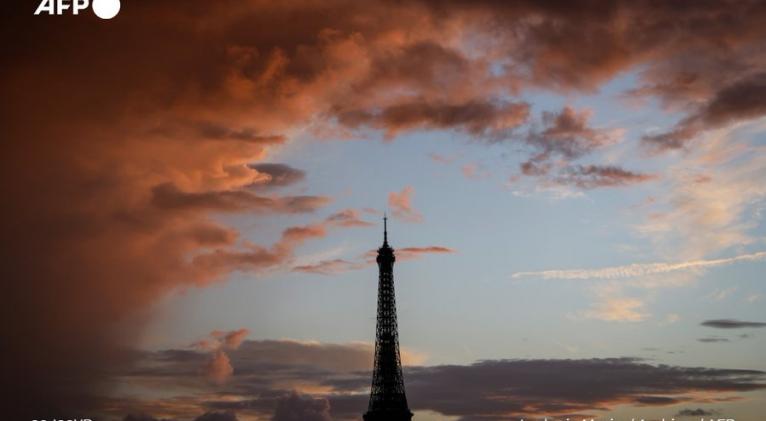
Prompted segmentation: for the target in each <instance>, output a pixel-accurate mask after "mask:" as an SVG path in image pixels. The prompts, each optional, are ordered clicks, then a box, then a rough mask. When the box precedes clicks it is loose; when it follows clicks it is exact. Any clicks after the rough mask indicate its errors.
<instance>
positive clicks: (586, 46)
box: [0, 0, 766, 419]
mask: <svg viewBox="0 0 766 421" xmlns="http://www.w3.org/2000/svg"><path fill="white" fill-rule="evenodd" d="M0 19H2V24H0V33H2V35H3V39H7V40H10V39H12V40H14V41H13V42H9V43H7V45H5V47H6V48H5V50H4V54H3V55H2V57H0V63H1V64H2V66H0V69H2V70H0V89H2V92H3V94H4V98H3V99H4V100H3V101H2V103H0V125H1V126H2V127H3V142H1V143H2V153H1V154H0V156H2V157H3V165H0V171H2V174H0V183H2V192H3V197H7V198H13V200H8V201H7V202H6V203H5V206H4V207H3V217H2V218H0V221H2V224H3V227H2V232H3V233H4V235H5V236H6V238H8V239H11V240H10V241H11V243H10V244H9V246H8V247H5V248H4V250H3V255H2V261H3V264H2V265H1V266H2V268H3V273H2V278H3V279H4V280H6V282H5V283H4V290H3V296H4V297H5V299H6V300H7V302H9V303H11V305H9V306H7V308H6V312H7V313H8V314H7V317H5V319H6V320H13V322H12V323H5V324H3V331H2V336H3V337H5V338H14V340H13V341H8V344H7V347H6V349H5V351H6V360H7V361H8V362H9V365H10V367H11V369H9V370H8V371H7V372H6V373H5V376H3V382H7V383H8V384H7V385H4V387H3V389H4V390H11V391H12V394H11V396H8V401H9V402H12V406H11V407H9V408H6V412H8V418H18V419H24V418H30V415H32V413H37V411H40V410H45V411H47V413H64V412H66V411H67V410H69V409H72V410H73V411H77V410H78V409H79V410H86V411H87V410H89V409H92V406H91V404H90V403H89V402H88V401H87V400H86V399H84V398H83V397H84V396H87V395H89V393H90V392H91V391H97V390H102V389H103V383H102V381H103V380H105V379H104V373H109V371H110V370H109V369H110V368H112V367H114V366H119V365H123V364H128V363H129V362H130V357H129V356H128V357H126V356H124V355H123V354H122V353H121V352H120V349H122V348H123V347H125V346H127V347H130V346H132V345H133V344H134V342H135V340H136V338H137V337H139V332H140V330H141V327H142V321H144V320H146V314H147V312H148V311H149V309H151V308H152V306H153V305H154V304H155V303H156V302H157V301H158V300H160V299H161V298H162V297H164V296H165V295H166V294H168V293H169V292H170V291H174V290H176V289H178V288H187V287H190V286H204V285H209V284H210V283H212V282H214V281H220V280H221V279H224V278H225V277H226V275H227V274H228V273H227V272H225V271H229V270H243V269H248V270H250V269H253V268H256V267H259V266H258V265H254V264H253V262H254V261H260V262H270V263H269V264H271V263H274V262H278V263H282V261H281V260H280V259H274V258H273V257H274V256H282V257H284V256H289V253H285V252H284V249H282V248H279V249H275V248H274V247H275V245H273V246H266V245H260V246H253V247H252V248H245V249H242V248H239V247H238V245H237V244H236V243H234V239H235V238H236V233H234V232H232V231H231V230H228V231H227V229H226V228H225V227H220V226H218V224H217V223H215V222H214V221H213V220H212V219H211V216H212V215H211V213H214V212H218V211H221V210H226V211H231V212H233V211H235V210H239V211H242V212H247V211H249V210H251V208H249V207H248V206H249V205H254V206H256V208H257V207H259V206H262V201H261V200H260V199H257V198H255V197H252V196H248V195H242V194H241V192H243V191H248V190H247V189H249V188H251V186H252V185H253V184H257V183H258V182H263V181H264V179H263V178H260V176H261V175H262V174H259V173H258V171H257V170H253V169H252V168H249V167H248V165H250V164H253V163H258V162H265V161H266V160H267V159H268V158H269V156H268V154H269V148H271V147H274V146H277V145H279V144H281V143H284V142H285V141H286V137H285V136H286V133H294V132H295V130H296V129H299V128H303V127H305V126H306V125H307V124H308V123H309V122H312V123H316V124H317V125H325V126H330V127H333V128H334V127H335V126H336V122H338V121H341V123H342V122H346V124H348V125H350V126H352V127H354V126H356V127H365V128H372V129H375V130H380V131H381V132H383V133H385V134H388V135H391V136H393V135H395V134H400V133H402V132H404V131H407V130H421V129H445V130H457V131H461V132H466V133H468V134H470V135H473V136H486V135H491V136H494V135H498V134H499V133H502V132H504V131H506V130H508V129H513V128H515V127H517V126H518V125H519V124H521V123H522V122H524V121H525V119H526V114H527V112H528V111H527V105H526V104H523V103H521V102H520V101H519V100H518V95H517V94H518V93H520V92H523V91H524V90H525V89H529V88H534V89H542V90H547V91H553V92H557V93H560V92H592V91H594V90H596V89H597V88H598V87H599V86H600V85H601V84H602V83H604V82H605V81H608V80H610V79H612V78H613V77H614V76H615V75H618V74H620V73H622V72H625V71H629V70H631V69H636V68H641V69H643V72H642V75H641V84H642V85H645V86H642V87H647V88H649V89H646V90H644V92H648V94H649V95H653V96H661V97H662V99H663V100H664V101H666V102H669V103H674V104H675V103H680V104H683V105H684V108H683V109H684V110H687V109H688V110H692V111H690V118H691V119H692V120H691V121H692V123H694V124H691V125H690V127H691V128H692V129H694V130H696V129H697V125H698V124H702V125H703V126H705V127H708V126H710V127H713V126H719V125H721V124H725V122H730V121H741V119H742V118H754V117H757V116H758V115H760V113H762V111H763V109H762V107H761V105H760V102H759V99H758V97H757V96H756V95H755V94H754V93H756V92H760V91H761V87H762V76H761V77H760V78H759V76H757V74H759V73H762V71H763V70H762V69H763V68H764V63H763V57H764V55H763V54H762V52H761V51H759V50H758V48H759V46H762V45H763V39H764V35H765V34H766V4H764V2H761V1H747V0H744V1H721V2H694V3H689V2H645V1H614V2H592V1H572V2H536V1H518V2H494V1H478V2H461V1H447V2H396V3H391V2H378V1H369V2H353V1H335V0H333V1H327V2H302V1H295V2H250V1H244V0H221V1H217V2H214V3H211V2H209V1H202V0H186V1H177V0H176V1H162V2H131V4H130V6H129V7H127V6H126V7H123V11H122V12H121V13H120V16H119V18H118V19H114V20H112V21H109V22H108V24H106V23H105V22H102V21H99V20H98V19H97V18H95V17H93V16H92V15H87V16H80V17H76V18H75V17H72V16H68V17H57V18H51V19H48V18H40V17H35V16H33V15H32V13H31V10H30V8H29V4H27V3H26V2H10V3H9V4H7V5H5V8H4V13H3V14H2V17H1V18H0ZM459 46H463V49H462V50H461V49H460V48H458V47H459ZM465 46H470V48H469V49H467V48H466V47H465ZM760 48H762V47H760ZM467 50H470V51H467ZM468 53H471V54H468ZM665 81H671V82H672V83H673V86H668V87H667V88H665V86H664V85H663V84H662V83H663V82H665ZM748 83H749V84H750V85H747V84H748ZM747 86H750V87H751V88H750V89H752V92H753V95H750V93H751V92H750V91H748V90H747V88H746V87H747ZM738 95H741V96H742V98H741V100H742V102H741V103H737V99H738V98H737V96H738ZM189 122H204V123H189ZM684 127H685V126H684V125H683V124H682V125H681V126H679V129H684ZM681 138H683V136H681ZM679 139H680V138H679ZM673 142H675V143H673ZM679 142H681V143H684V144H687V145H688V144H689V142H687V141H686V140H684V139H681V140H678V141H676V140H675V139H668V141H667V142H665V143H668V144H670V145H675V144H678V143H679ZM659 143H662V142H659ZM585 146H586V149H585V150H588V148H589V147H590V146H591V144H590V143H588V142H586V143H585ZM559 149H560V148H559ZM546 150H550V151H551V153H553V152H552V151H553V150H554V149H551V148H549V147H547V146H545V147H543V148H542V151H543V152H544V151H546ZM556 150H558V149H556ZM561 150H562V151H564V152H563V153H564V154H569V155H571V154H572V153H573V152H574V153H575V155H576V154H577V153H579V151H580V150H581V149H578V148H574V149H572V148H565V149H561ZM158 186H165V187H162V188H160V189H159V192H158V193H157V192H156V191H155V190H154V189H155V188H157V187H158ZM163 189H164V190H163ZM155 194H158V197H155ZM311 197H321V196H308V198H303V199H301V198H282V199H278V198H277V199H274V200H276V202H277V203H278V206H276V208H271V207H270V205H269V206H267V207H268V208H269V209H272V210H273V211H275V212H278V211H280V210H286V211H290V212H292V211H294V210H296V209H300V210H313V209H315V208H316V206H317V205H318V203H317V202H316V201H315V200H314V199H310V198H311ZM155 199H156V200H158V202H155ZM158 203H159V204H160V206H159V207H158ZM191 210H194V212H191ZM256 210H257V209H256ZM256 235H257V234H256ZM254 241H257V240H254ZM211 247H212V248H214V249H215V250H211ZM198 255H206V256H208V255H212V256H214V257H206V258H203V260H204V261H205V263H206V264H200V265H194V266H189V264H188V259H189V256H198ZM239 263H241V264H244V265H245V266H239V265H238V264H239ZM211 268H213V269H216V271H214V272H209V271H208V270H209V269H211ZM40 309H45V311H40ZM73 338H77V340H73Z"/></svg>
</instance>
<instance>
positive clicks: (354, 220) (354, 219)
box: [327, 209, 375, 227]
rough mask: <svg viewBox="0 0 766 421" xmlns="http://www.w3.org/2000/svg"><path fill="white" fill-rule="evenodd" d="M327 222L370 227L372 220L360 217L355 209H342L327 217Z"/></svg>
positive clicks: (346, 225)
mask: <svg viewBox="0 0 766 421" xmlns="http://www.w3.org/2000/svg"><path fill="white" fill-rule="evenodd" d="M327 222H330V223H333V224H337V225H340V226H342V227H371V226H374V225H375V224H373V223H372V222H367V221H364V220H362V219H361V213H360V212H359V211H358V210H356V209H344V210H342V211H340V212H336V213H334V214H332V215H330V216H328V217H327Z"/></svg>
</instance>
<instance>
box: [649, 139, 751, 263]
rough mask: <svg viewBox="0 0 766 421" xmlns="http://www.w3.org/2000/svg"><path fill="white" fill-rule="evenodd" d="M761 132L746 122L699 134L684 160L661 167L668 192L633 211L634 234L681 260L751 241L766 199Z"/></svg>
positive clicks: (722, 250) (707, 254)
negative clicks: (634, 214) (664, 168)
mask: <svg viewBox="0 0 766 421" xmlns="http://www.w3.org/2000/svg"><path fill="white" fill-rule="evenodd" d="M760 130H761V125H759V124H749V125H742V126H740V127H738V128H728V129H718V130H713V131H709V132H707V133H705V134H703V135H701V136H702V137H701V139H702V140H701V141H700V142H697V143H695V146H694V148H690V149H689V150H688V151H687V152H686V153H685V154H684V159H683V160H681V161H679V162H678V163H677V164H673V165H671V166H669V167H668V168H667V169H666V170H665V171H663V181H665V183H666V184H667V186H668V188H669V190H668V192H667V193H665V194H664V195H662V196H658V200H657V201H656V202H655V203H653V204H651V205H650V206H648V207H647V209H646V210H644V211H641V212H640V213H641V214H640V215H636V218H637V220H638V221H639V222H638V223H637V224H636V225H635V227H634V228H635V231H636V233H637V234H638V235H639V236H641V237H643V238H646V239H648V240H649V241H651V243H652V246H653V247H654V248H655V249H656V250H657V252H658V254H659V255H663V256H672V258H674V259H682V260H693V259H700V258H704V257H707V256H710V255H720V254H723V253H724V252H726V251H727V250H730V251H733V250H734V247H744V246H748V245H750V244H754V243H755V242H756V241H757V238H755V237H754V236H753V235H752V234H751V230H752V228H753V227H754V226H756V225H757V224H758V214H759V213H758V208H759V207H760V206H761V203H762V202H763V200H764V199H765V198H766V188H764V187H763V183H760V182H759V181H760V180H761V179H763V177H764V176H766V158H764V155H763V153H762V152H763V150H762V149H763V148H762V147H761V146H759V145H758V144H757V140H756V139H757V137H758V135H757V133H759V132H760Z"/></svg>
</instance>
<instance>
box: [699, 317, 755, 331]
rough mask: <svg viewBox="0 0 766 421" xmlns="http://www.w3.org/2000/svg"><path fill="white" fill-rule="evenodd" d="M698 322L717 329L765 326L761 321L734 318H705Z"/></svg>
mask: <svg viewBox="0 0 766 421" xmlns="http://www.w3.org/2000/svg"><path fill="white" fill-rule="evenodd" d="M700 324H701V325H702V326H707V327H714V328H717V329H742V328H761V327H766V323H763V322H748V321H744V320H735V319H715V320H705V321H704V322H702V323H700Z"/></svg>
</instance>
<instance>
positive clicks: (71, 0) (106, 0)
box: [35, 0, 120, 19]
mask: <svg viewBox="0 0 766 421" xmlns="http://www.w3.org/2000/svg"><path fill="white" fill-rule="evenodd" d="M90 3H91V1H90V0H40V4H39V5H38V6H37V10H35V15H42V14H47V15H59V16H60V15H63V14H66V13H71V14H73V15H79V14H80V12H82V11H83V10H86V9H88V8H89V7H91V5H90ZM119 12H120V0H93V13H95V14H96V16H98V17H100V18H101V19H111V18H113V17H115V16H117V13H119Z"/></svg>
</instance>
